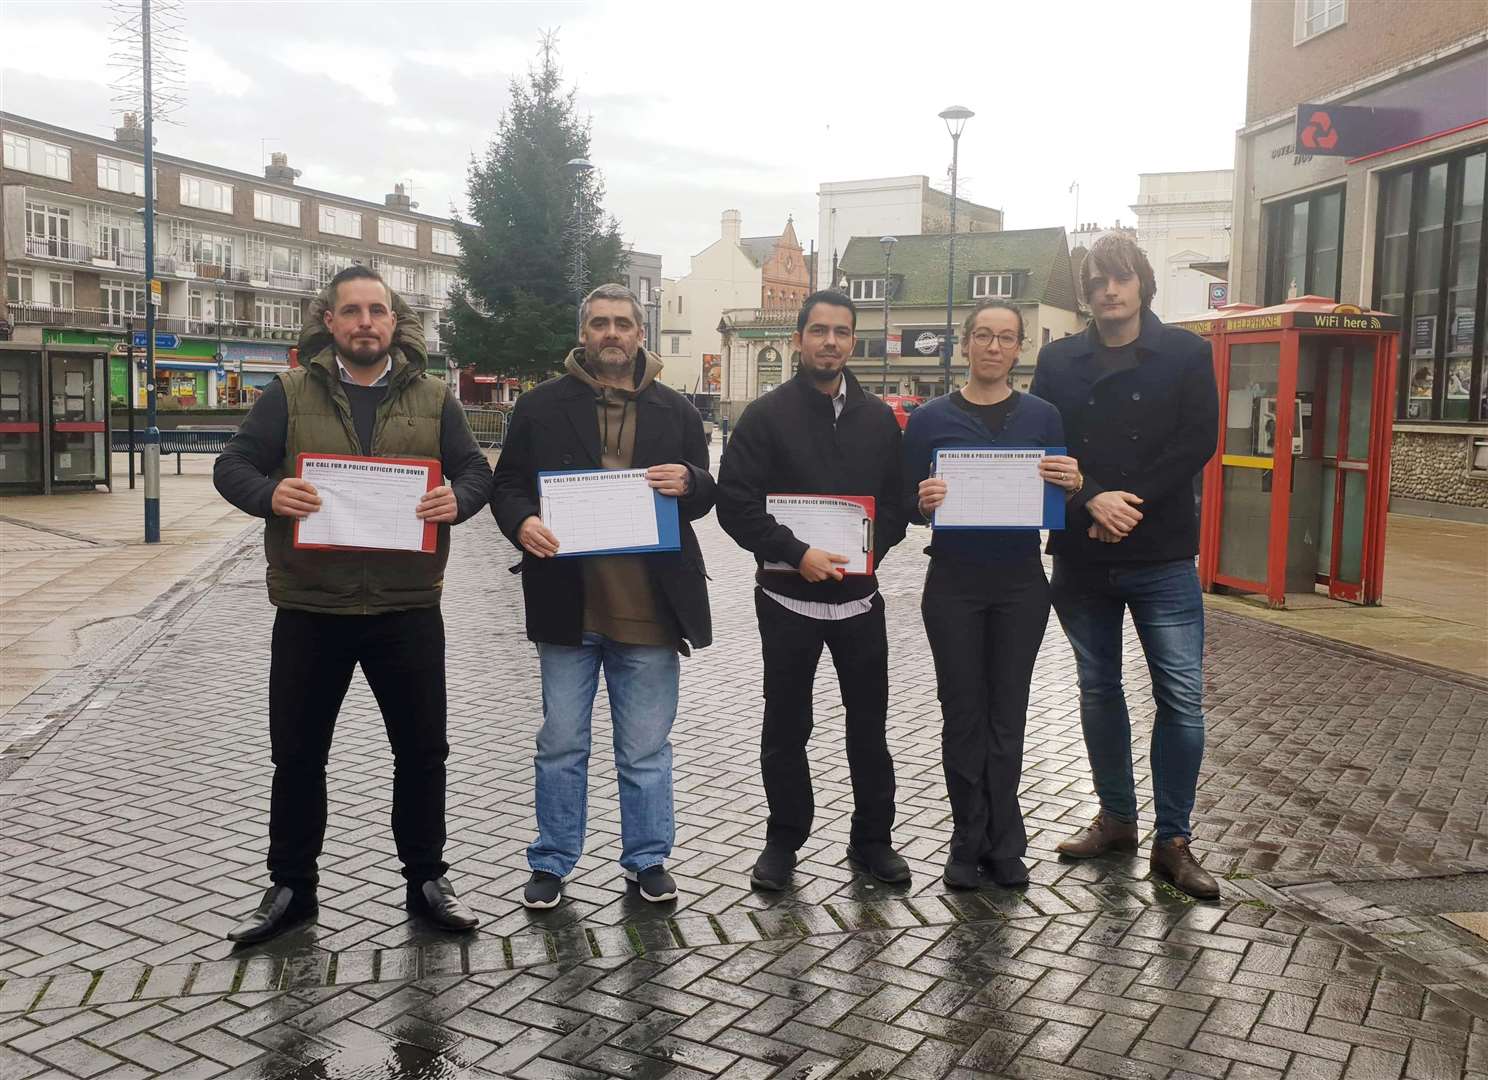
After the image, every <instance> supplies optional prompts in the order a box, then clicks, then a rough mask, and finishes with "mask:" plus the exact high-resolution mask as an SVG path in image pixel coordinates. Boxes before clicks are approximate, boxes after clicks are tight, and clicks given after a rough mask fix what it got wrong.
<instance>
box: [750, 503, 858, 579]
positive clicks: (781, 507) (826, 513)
mask: <svg viewBox="0 0 1488 1080" xmlns="http://www.w3.org/2000/svg"><path fill="white" fill-rule="evenodd" d="M765 512H766V513H767V514H769V515H770V516H771V517H773V518H774V519H775V520H776V521H778V522H779V523H780V524H782V525H784V526H785V527H786V528H787V529H789V530H790V531H791V532H793V533H795V536H796V539H797V540H799V541H801V542H802V543H803V544H807V545H809V546H810V547H814V548H820V549H821V550H823V551H829V552H831V553H832V554H834V555H845V556H847V564H846V565H845V566H843V568H842V572H843V573H844V574H871V573H872V572H873V565H872V563H873V499H872V498H871V497H864V498H845V497H840V496H832V495H766V496H765ZM765 569H766V570H789V571H791V572H792V573H794V572H795V570H796V568H795V567H794V566H792V565H790V563H783V562H767V563H765Z"/></svg>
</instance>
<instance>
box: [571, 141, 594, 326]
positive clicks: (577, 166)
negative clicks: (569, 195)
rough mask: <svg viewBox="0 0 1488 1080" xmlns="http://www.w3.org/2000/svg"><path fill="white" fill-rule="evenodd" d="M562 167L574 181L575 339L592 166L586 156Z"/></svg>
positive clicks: (581, 297) (581, 303)
mask: <svg viewBox="0 0 1488 1080" xmlns="http://www.w3.org/2000/svg"><path fill="white" fill-rule="evenodd" d="M564 167H565V168H567V169H568V172H569V175H570V176H572V177H573V182H574V249H573V288H574V337H575V339H577V338H579V337H582V336H583V333H584V324H583V310H584V278H585V276H586V274H587V267H586V266H585V260H584V255H585V252H584V196H585V195H586V194H587V189H588V185H587V183H586V181H587V180H588V178H589V174H590V173H591V172H593V171H594V166H593V165H592V164H591V163H590V162H589V160H588V159H587V158H572V159H570V160H569V162H568V164H567V165H566V166H564Z"/></svg>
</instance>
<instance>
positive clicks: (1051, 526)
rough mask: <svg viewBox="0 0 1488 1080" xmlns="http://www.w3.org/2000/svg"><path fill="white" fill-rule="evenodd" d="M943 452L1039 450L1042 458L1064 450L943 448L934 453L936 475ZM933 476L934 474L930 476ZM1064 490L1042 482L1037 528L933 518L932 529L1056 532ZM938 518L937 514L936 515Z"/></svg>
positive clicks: (1060, 523)
mask: <svg viewBox="0 0 1488 1080" xmlns="http://www.w3.org/2000/svg"><path fill="white" fill-rule="evenodd" d="M944 450H1041V451H1043V453H1044V456H1045V457H1047V456H1048V455H1050V454H1056V455H1057V454H1063V453H1064V452H1065V448H1064V447H1062V446H944V447H939V448H937V449H936V451H935V465H936V473H939V471H940V469H939V465H940V455H941V452H942V451H944ZM932 475H935V474H932ZM1064 504H1065V496H1064V489H1063V488H1061V487H1059V486H1057V485H1055V484H1051V483H1049V482H1048V481H1045V482H1044V520H1043V522H1042V523H1041V524H1040V525H1038V526H1033V525H941V524H939V523H937V522H936V521H935V520H934V518H932V519H931V521H930V525H931V527H932V528H935V529H939V530H944V531H946V532H1006V531H1008V530H1011V529H1025V530H1026V529H1032V528H1041V529H1048V530H1050V531H1051V532H1057V531H1060V530H1062V529H1063V528H1064ZM937 516H938V514H937Z"/></svg>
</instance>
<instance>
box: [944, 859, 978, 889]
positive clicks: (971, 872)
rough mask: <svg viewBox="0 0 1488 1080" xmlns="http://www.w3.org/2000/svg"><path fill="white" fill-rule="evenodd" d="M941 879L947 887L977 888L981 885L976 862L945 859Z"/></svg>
mask: <svg viewBox="0 0 1488 1080" xmlns="http://www.w3.org/2000/svg"><path fill="white" fill-rule="evenodd" d="M941 880H942V881H944V882H945V883H946V888H948V889H979V888H981V886H982V872H981V870H980V868H979V867H978V866H977V864H976V863H968V862H957V861H956V860H955V859H947V860H946V864H945V873H943V874H941Z"/></svg>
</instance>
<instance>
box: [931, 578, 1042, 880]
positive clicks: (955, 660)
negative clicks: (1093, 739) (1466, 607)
mask: <svg viewBox="0 0 1488 1080" xmlns="http://www.w3.org/2000/svg"><path fill="white" fill-rule="evenodd" d="M920 611H921V614H922V615H923V617H924V620H925V634H926V636H928V637H929V639H930V652H931V653H932V654H933V656H934V657H935V685H936V690H937V692H938V694H939V697H940V708H941V716H942V727H941V755H942V757H943V759H944V765H945V779H946V791H947V793H948V794H949V795H950V797H951V820H952V831H951V858H952V859H953V860H955V861H956V862H964V863H969V864H975V863H976V862H977V861H978V860H979V859H1008V858H1017V857H1020V856H1021V855H1022V854H1023V852H1024V851H1025V850H1026V849H1027V847H1028V833H1027V831H1026V830H1025V829H1024V827H1023V812H1022V809H1021V808H1020V807H1019V805H1018V780H1019V778H1020V776H1021V775H1022V772H1023V731H1024V728H1025V726H1026V725H1027V722H1028V686H1029V682H1030V681H1031V680H1032V678H1033V665H1034V661H1035V660H1037V659H1038V651H1039V646H1040V645H1041V644H1042V643H1043V640H1044V628H1045V627H1046V626H1048V623H1049V582H1048V580H1047V579H1046V578H1045V577H1044V568H1043V566H1042V564H1040V562H1039V560H1038V558H1037V556H1034V557H1031V558H1028V559H1024V560H1019V561H1018V562H1016V563H1012V564H996V565H982V564H979V563H971V562H962V561H953V560H948V559H944V558H936V559H932V560H931V562H930V571H929V573H928V574H927V575H926V577H925V593H924V597H923V599H922V601H921V606H920Z"/></svg>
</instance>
